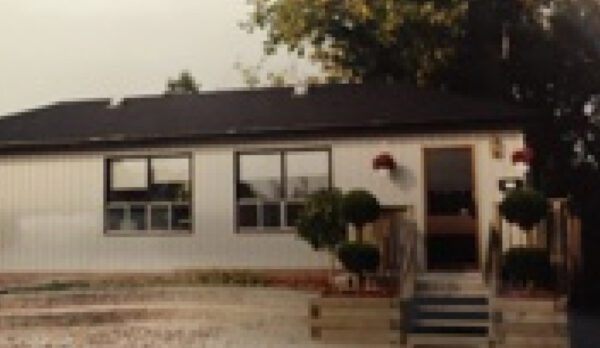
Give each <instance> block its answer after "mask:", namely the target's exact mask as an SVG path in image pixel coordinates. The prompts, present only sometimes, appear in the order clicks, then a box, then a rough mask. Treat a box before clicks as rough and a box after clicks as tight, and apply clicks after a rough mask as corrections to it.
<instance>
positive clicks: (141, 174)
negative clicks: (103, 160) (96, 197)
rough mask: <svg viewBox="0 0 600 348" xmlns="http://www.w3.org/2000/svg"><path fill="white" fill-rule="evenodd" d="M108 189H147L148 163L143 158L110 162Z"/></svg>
mask: <svg viewBox="0 0 600 348" xmlns="http://www.w3.org/2000/svg"><path fill="white" fill-rule="evenodd" d="M110 175H111V176H110V184H111V185H110V188H111V189H112V190H116V191H127V190H145V189H147V188H148V161H147V160H146V159H145V158H128V159H115V160H111V161H110Z"/></svg>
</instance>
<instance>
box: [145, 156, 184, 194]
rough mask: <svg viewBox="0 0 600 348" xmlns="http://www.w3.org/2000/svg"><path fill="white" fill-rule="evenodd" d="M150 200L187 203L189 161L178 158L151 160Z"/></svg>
mask: <svg viewBox="0 0 600 348" xmlns="http://www.w3.org/2000/svg"><path fill="white" fill-rule="evenodd" d="M150 164H151V168H152V185H151V189H150V200H152V201H163V202H186V201H189V197H190V194H189V159H188V158H179V157H169V158H161V157H157V158H152V159H151V162H150Z"/></svg>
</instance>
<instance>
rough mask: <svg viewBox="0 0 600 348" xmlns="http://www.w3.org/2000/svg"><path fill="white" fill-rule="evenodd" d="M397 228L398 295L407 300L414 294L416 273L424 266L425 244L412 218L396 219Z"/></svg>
mask: <svg viewBox="0 0 600 348" xmlns="http://www.w3.org/2000/svg"><path fill="white" fill-rule="evenodd" d="M397 228H398V229H399V230H400V241H399V243H398V255H399V265H398V266H399V269H398V275H399V278H400V282H399V286H400V289H399V295H400V298H401V299H404V300H407V299H410V298H412V296H413V294H414V290H415V281H416V277H417V275H418V274H419V272H421V271H422V270H424V268H425V244H424V239H423V234H422V233H419V230H418V228H417V225H416V223H415V221H414V220H413V219H408V218H407V217H404V218H402V219H401V220H400V221H397Z"/></svg>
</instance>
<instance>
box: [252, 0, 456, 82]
mask: <svg viewBox="0 0 600 348" xmlns="http://www.w3.org/2000/svg"><path fill="white" fill-rule="evenodd" d="M250 2H251V3H252V4H253V5H254V6H253V8H254V11H253V12H252V15H251V17H250V19H249V20H248V22H247V23H246V27H247V28H249V29H250V30H254V29H264V30H266V32H267V40H266V41H265V46H264V47H265V52H266V53H267V54H272V53H275V52H276V50H277V48H278V47H279V46H281V45H283V46H285V47H287V48H288V49H289V50H290V51H293V52H296V53H298V54H299V55H301V56H304V55H308V56H309V57H310V58H312V59H314V60H315V61H317V62H319V63H321V64H322V67H323V69H324V70H325V72H326V73H327V74H328V76H329V77H330V78H331V79H333V80H339V79H342V80H352V79H358V80H385V81H399V80H401V81H410V82H414V83H419V84H424V83H425V82H427V81H428V80H429V79H431V78H433V77H434V76H436V75H437V74H438V73H439V71H440V70H441V69H442V68H443V67H445V66H446V65H447V64H448V62H449V61H450V59H451V57H452V56H453V55H454V53H455V48H456V46H457V43H458V42H459V41H460V39H461V38H462V37H463V35H464V31H463V26H462V25H461V23H462V22H463V21H464V20H465V18H466V16H465V15H466V12H467V3H468V1H467V0H445V1H421V0H403V1H400V0H395V1H394V0H346V1H338V0H251V1H250Z"/></svg>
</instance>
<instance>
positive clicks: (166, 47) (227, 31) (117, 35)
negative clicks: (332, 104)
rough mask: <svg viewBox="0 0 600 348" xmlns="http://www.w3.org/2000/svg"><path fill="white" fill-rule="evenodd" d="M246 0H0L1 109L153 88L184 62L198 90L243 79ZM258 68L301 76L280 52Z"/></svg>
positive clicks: (248, 40) (247, 45)
mask: <svg viewBox="0 0 600 348" xmlns="http://www.w3.org/2000/svg"><path fill="white" fill-rule="evenodd" d="M249 10H250V7H249V6H248V5H247V4H246V0H0V115H4V114H7V113H11V112H15V111H18V110H22V109H28V108H32V107H36V106H39V105H44V104H48V103H51V102H54V101H59V100H72V99H80V98H93V97H120V96H127V95H135V94H151V93H160V92H162V91H163V90H164V86H165V81H166V80H167V78H168V77H174V76H176V75H177V74H178V73H179V72H180V71H181V70H183V69H188V70H189V71H191V72H192V74H193V75H194V76H195V77H196V78H197V80H198V81H199V82H201V84H202V89H204V90H213V89H227V88H232V87H240V86H241V85H242V79H241V77H240V76H241V75H240V73H239V71H238V70H236V69H235V68H234V66H235V63H236V62H241V63H242V64H244V65H247V66H252V65H256V64H257V63H259V62H260V60H261V57H262V46H261V42H262V39H263V35H261V34H260V33H258V34H254V35H249V34H247V33H246V32H245V31H243V30H241V29H240V28H239V26H238V24H239V22H240V21H242V20H244V19H245V18H246V16H247V14H248V12H249ZM265 66H266V67H265V69H263V70H266V71H269V70H270V71H281V70H287V71H288V74H291V75H292V77H293V75H302V72H305V71H307V67H306V64H302V63H298V62H297V61H296V60H295V59H291V57H289V56H287V55H284V54H281V55H280V56H278V57H276V58H271V59H269V60H268V61H267V63H266V64H265Z"/></svg>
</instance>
